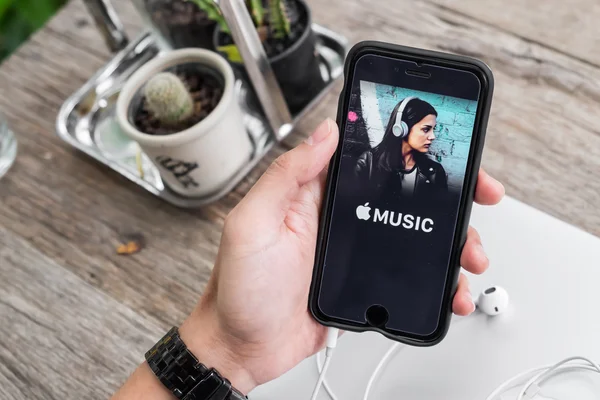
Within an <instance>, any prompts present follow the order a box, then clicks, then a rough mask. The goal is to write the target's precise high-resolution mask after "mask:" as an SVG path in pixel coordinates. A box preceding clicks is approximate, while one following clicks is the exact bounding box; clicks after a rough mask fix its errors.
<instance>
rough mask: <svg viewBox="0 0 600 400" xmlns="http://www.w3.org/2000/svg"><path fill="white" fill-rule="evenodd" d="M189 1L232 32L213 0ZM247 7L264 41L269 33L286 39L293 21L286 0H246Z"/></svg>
mask: <svg viewBox="0 0 600 400" xmlns="http://www.w3.org/2000/svg"><path fill="white" fill-rule="evenodd" d="M187 1H192V2H194V3H196V4H197V5H198V7H200V9H201V10H203V11H204V12H206V15H207V16H208V18H210V19H212V20H213V21H215V22H217V23H218V24H219V26H220V28H221V30H222V31H223V32H225V33H230V30H229V28H228V27H227V22H226V21H225V18H224V17H223V14H222V13H221V10H220V9H219V7H218V6H217V5H216V4H215V2H214V1H213V0H187ZM265 2H266V7H265V5H264V4H265ZM246 7H247V8H248V11H249V12H250V15H251V16H252V20H253V21H254V25H255V26H256V29H257V31H258V33H259V36H260V38H261V40H262V41H265V40H266V39H267V38H268V37H269V35H272V36H273V38H275V39H285V38H286V37H287V36H288V35H289V34H290V32H291V22H290V18H289V12H288V6H287V3H286V2H285V1H284V0H246Z"/></svg>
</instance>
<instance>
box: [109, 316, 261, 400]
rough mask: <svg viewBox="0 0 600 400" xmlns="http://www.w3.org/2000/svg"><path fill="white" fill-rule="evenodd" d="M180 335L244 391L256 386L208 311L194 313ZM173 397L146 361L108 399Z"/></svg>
mask: <svg viewBox="0 0 600 400" xmlns="http://www.w3.org/2000/svg"><path fill="white" fill-rule="evenodd" d="M179 334H180V336H181V339H182V340H183V342H184V343H185V344H186V346H187V347H188V349H189V350H190V351H191V352H192V354H194V356H196V358H197V359H198V361H199V362H201V363H202V364H204V365H205V366H206V367H208V368H215V369H216V370H217V371H219V373H220V374H221V375H222V376H224V377H225V378H227V379H228V380H229V381H230V382H231V384H232V385H233V387H235V388H236V389H238V390H239V391H241V392H242V393H245V394H247V393H248V392H250V391H251V390H252V389H253V388H254V387H255V386H256V385H255V383H254V381H253V379H252V377H251V376H250V374H249V373H247V371H246V370H245V369H244V368H242V367H241V366H240V363H239V362H238V361H237V360H236V356H235V353H234V352H232V351H230V350H229V349H228V346H225V344H224V343H223V342H222V340H221V338H219V334H218V329H217V327H216V321H215V320H214V318H212V316H211V315H210V313H209V312H195V313H194V314H193V315H192V316H190V317H189V318H188V319H187V320H186V321H185V322H184V323H183V324H182V326H181V327H180V329H179ZM138 399H139V400H142V399H143V400H174V399H175V396H174V395H172V394H171V393H170V392H169V391H168V390H167V389H166V388H165V387H164V386H163V384H162V383H161V382H160V380H159V379H158V378H157V377H156V376H155V375H154V373H153V372H152V370H151V369H150V366H149V365H148V363H146V362H144V363H142V364H141V365H140V366H139V367H138V368H137V369H136V370H135V372H134V373H133V374H132V375H131V376H130V377H129V379H128V380H127V381H126V382H125V384H124V385H123V387H121V389H120V390H119V391H118V392H117V393H116V394H115V395H114V396H113V397H112V399H111V400H138Z"/></svg>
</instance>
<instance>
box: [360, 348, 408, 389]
mask: <svg viewBox="0 0 600 400" xmlns="http://www.w3.org/2000/svg"><path fill="white" fill-rule="evenodd" d="M398 347H400V343H398V342H396V343H394V344H393V345H392V346H391V347H390V348H389V349H388V351H387V352H386V353H385V355H384V356H383V358H382V359H381V361H379V364H377V367H375V370H374V371H373V373H372V374H371V377H370V378H369V383H367V388H366V389H365V395H364V396H363V400H368V399H369V393H370V392H371V388H372V387H373V383H374V382H375V379H376V378H377V375H379V372H380V371H381V369H382V368H383V367H384V365H385V363H386V362H387V361H388V359H389V358H391V357H392V354H394V352H395V351H396V349H398Z"/></svg>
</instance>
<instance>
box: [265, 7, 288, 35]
mask: <svg viewBox="0 0 600 400" xmlns="http://www.w3.org/2000/svg"><path fill="white" fill-rule="evenodd" d="M269 18H270V19H271V30H272V32H273V36H274V37H275V38H277V39H283V38H285V37H287V36H288V35H289V34H290V32H291V24H290V18H289V15H288V12H287V9H286V5H285V3H284V2H283V1H282V0H269Z"/></svg>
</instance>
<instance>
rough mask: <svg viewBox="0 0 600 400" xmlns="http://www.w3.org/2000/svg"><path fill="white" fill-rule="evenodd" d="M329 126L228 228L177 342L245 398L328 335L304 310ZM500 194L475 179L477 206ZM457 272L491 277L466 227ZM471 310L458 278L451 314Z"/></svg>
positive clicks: (330, 141) (275, 168) (281, 166)
mask: <svg viewBox="0 0 600 400" xmlns="http://www.w3.org/2000/svg"><path fill="white" fill-rule="evenodd" d="M338 136H339V135H338V129H337V127H336V124H335V122H333V121H331V120H327V121H325V122H324V123H323V124H321V125H320V126H319V128H318V129H317V130H316V131H315V133H314V134H313V136H312V137H310V138H309V139H307V140H306V142H305V143H302V144H300V145H299V146H297V147H296V148H294V149H293V150H291V151H289V152H287V153H285V154H283V155H282V156H280V157H279V158H278V159H277V160H276V161H275V162H274V163H273V164H272V165H271V166H270V168H269V169H268V170H267V171H266V172H265V174H264V175H263V176H262V177H261V178H260V180H259V181H258V182H257V183H256V185H255V186H254V187H253V188H252V189H251V190H250V192H249V193H248V195H247V196H246V197H245V198H244V199H243V200H242V201H241V202H240V203H239V204H238V205H237V207H235V209H234V210H232V212H231V213H230V214H229V216H228V217H227V219H226V221H225V227H224V231H223V237H222V241H221V246H220V249H219V254H218V257H217V262H216V265H215V268H214V271H213V275H212V277H211V279H210V281H209V284H208V286H207V289H206V292H205V293H204V295H203V296H202V298H201V299H200V302H199V303H198V305H197V307H196V309H195V310H194V312H193V313H192V314H191V315H190V317H189V318H188V319H187V320H186V321H185V323H184V324H183V325H182V327H181V336H182V339H183V340H184V342H186V343H187V344H188V347H189V348H190V350H191V351H192V352H193V353H194V354H196V356H197V357H198V358H199V359H200V361H201V362H203V363H205V364H207V365H209V366H214V367H215V368H217V369H218V370H219V371H221V373H222V374H223V375H225V377H227V378H229V379H230V380H231V381H232V383H233V385H234V386H235V387H237V388H238V389H239V390H241V391H243V392H244V393H248V392H249V391H251V390H252V389H253V388H254V387H255V386H257V385H260V384H263V383H266V382H268V381H270V380H273V379H275V378H277V377H279V376H280V375H282V374H283V373H285V372H286V371H288V370H290V369H291V368H293V367H294V366H295V365H296V364H298V363H299V362H301V361H302V360H303V359H305V358H306V357H308V356H311V355H312V354H314V353H316V352H317V351H319V350H320V349H321V348H322V347H323V346H324V342H325V337H326V332H327V328H325V327H323V326H321V325H320V324H318V323H317V322H316V321H315V320H314V319H313V318H312V316H311V315H310V313H309V311H308V294H309V289H310V282H311V278H312V270H313V263H314V255H315V247H316V240H317V231H318V221H319V218H318V217H319V211H320V206H321V200H322V197H323V191H324V185H325V176H326V173H325V169H326V167H327V165H328V163H329V161H330V159H331V157H332V155H333V153H334V152H335V149H336V147H337V143H338ZM503 195H504V188H503V186H502V185H501V184H500V183H499V182H497V181H496V180H494V179H493V178H491V177H490V176H489V175H487V174H486V173H485V172H483V171H480V173H479V179H478V183H477V191H476V196H475V200H476V202H478V203H480V204H486V205H493V204H496V203H498V202H499V201H500V199H501V198H502V196H503ZM461 264H462V266H463V268H464V269H466V270H467V271H470V272H471V273H474V274H481V273H483V272H484V271H485V270H486V269H487V268H488V259H487V257H486V255H485V252H484V250H483V247H482V246H481V241H480V237H479V235H478V233H477V231H476V230H475V229H473V228H470V229H469V231H468V238H467V242H466V245H465V247H464V250H463V253H462V257H461ZM474 309H475V306H474V304H473V300H472V297H471V294H470V292H469V285H468V281H467V278H466V277H465V276H464V275H461V276H460V280H459V284H458V291H457V293H456V295H455V297H454V301H453V310H454V312H455V313H456V314H458V315H468V314H470V313H471V312H473V311H474Z"/></svg>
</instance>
